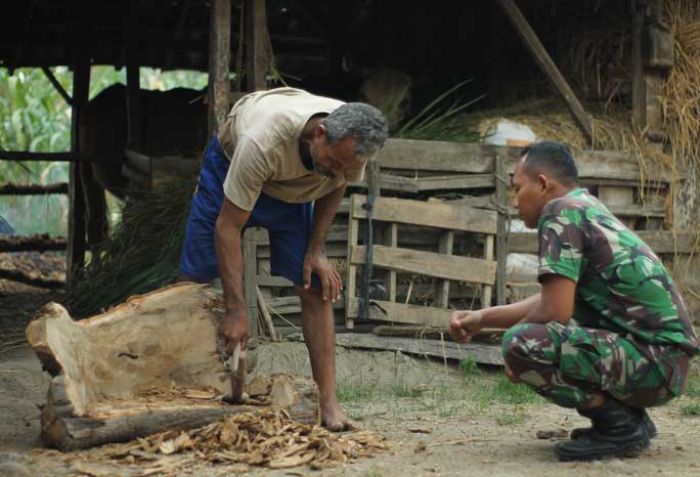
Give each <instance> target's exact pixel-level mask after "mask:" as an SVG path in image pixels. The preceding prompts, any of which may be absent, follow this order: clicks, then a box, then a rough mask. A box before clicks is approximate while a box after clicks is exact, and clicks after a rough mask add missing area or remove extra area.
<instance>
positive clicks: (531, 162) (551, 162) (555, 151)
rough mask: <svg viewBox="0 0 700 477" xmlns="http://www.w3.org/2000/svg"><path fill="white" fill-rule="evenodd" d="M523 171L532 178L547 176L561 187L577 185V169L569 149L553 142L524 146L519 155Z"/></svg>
mask: <svg viewBox="0 0 700 477" xmlns="http://www.w3.org/2000/svg"><path fill="white" fill-rule="evenodd" d="M520 157H521V158H525V160H524V161H523V162H522V167H523V169H524V171H525V172H526V173H527V174H528V175H530V176H534V175H537V174H547V175H549V176H551V177H553V178H554V179H556V180H558V181H559V182H561V183H562V184H563V185H576V184H578V169H577V168H576V163H575V162H574V156H573V155H572V154H571V149H569V147H568V146H566V145H565V144H561V143H559V142H554V141H541V142H536V143H534V144H530V145H529V146H526V147H525V148H524V149H523V150H522V152H521V153H520Z"/></svg>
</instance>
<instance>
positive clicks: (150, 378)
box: [27, 283, 318, 451]
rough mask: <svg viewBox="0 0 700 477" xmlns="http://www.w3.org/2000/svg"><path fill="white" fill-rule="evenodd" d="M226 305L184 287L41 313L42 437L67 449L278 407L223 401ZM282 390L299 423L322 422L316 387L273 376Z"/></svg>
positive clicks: (34, 333) (36, 336)
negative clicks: (45, 384)
mask: <svg viewBox="0 0 700 477" xmlns="http://www.w3.org/2000/svg"><path fill="white" fill-rule="evenodd" d="M220 304H221V303H220V299H219V298H218V297H217V296H216V295H215V294H214V293H213V291H212V290H211V289H210V288H209V287H206V286H203V285H195V284H190V283H186V284H178V285H174V286H171V287H168V288H165V289H162V290H158V291H155V292H152V293H149V294H147V295H143V296H138V297H132V298H131V299H129V300H128V301H127V302H126V303H124V304H122V305H120V306H118V307H116V308H114V309H112V310H109V311H107V312H106V313H104V314H102V315H98V316H95V317H92V318H89V319H86V320H83V321H73V320H72V319H71V317H70V315H69V314H68V312H67V311H66V309H65V308H63V307H62V306H61V305H59V304H57V303H51V304H49V305H47V306H46V307H44V308H43V309H42V310H41V311H40V314H39V316H38V317H37V318H36V319H35V320H33V321H32V322H31V323H30V324H29V326H28V327H27V340H28V342H29V343H30V345H31V346H32V348H33V349H34V351H35V352H36V353H37V356H38V357H39V359H40V361H41V362H42V365H43V367H44V369H45V370H46V371H48V372H49V373H50V374H51V375H52V376H53V378H52V380H51V384H50V386H49V390H48V393H47V404H46V405H45V406H44V407H43V409H42V412H41V435H42V439H43V441H44V442H45V443H46V444H47V445H48V446H50V447H56V448H58V449H60V450H63V451H68V450H74V449H80V448H87V447H93V446H96V445H101V444H105V443H109V442H120V441H127V440H131V439H134V438H137V437H141V436H146V435H149V434H153V433H157V432H161V431H163V430H166V429H173V428H179V429H190V428H194V427H199V426H202V425H205V424H208V423H210V422H212V421H215V420H218V419H221V418H223V417H225V416H227V415H230V414H236V413H242V412H250V411H255V410H256V409H259V408H260V406H261V405H275V404H276V402H275V399H273V398H272V396H268V397H267V398H265V397H263V398H258V399H257V400H256V401H255V402H254V403H250V404H240V405H229V404H226V403H224V402H221V400H220V397H221V396H222V395H224V394H226V393H229V392H230V391H231V390H230V384H229V379H228V373H227V372H226V370H225V369H224V366H223V362H222V359H221V357H220V353H219V351H218V349H219V344H218V343H219V339H220V337H219V335H218V320H219V319H220V314H221V307H220ZM278 381H280V382H281V383H282V384H278ZM290 383H291V384H290ZM287 385H290V386H291V390H289V389H287V388H288V387H289V386H287ZM284 386H287V388H285V389H287V391H288V398H287V399H286V400H284V399H282V400H281V404H279V405H280V406H281V407H284V408H285V409H287V412H288V413H289V414H290V416H291V417H292V418H294V419H297V420H300V421H302V422H307V423H308V422H317V407H318V404H317V403H318V398H317V391H316V386H315V384H313V381H310V380H302V379H298V378H290V377H285V376H273V377H272V388H280V387H282V388H284ZM277 401H280V399H279V398H277Z"/></svg>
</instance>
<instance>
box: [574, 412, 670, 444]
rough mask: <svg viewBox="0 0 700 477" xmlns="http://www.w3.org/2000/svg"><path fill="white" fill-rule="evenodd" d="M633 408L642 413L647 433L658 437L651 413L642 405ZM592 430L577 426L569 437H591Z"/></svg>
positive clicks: (650, 436)
mask: <svg viewBox="0 0 700 477" xmlns="http://www.w3.org/2000/svg"><path fill="white" fill-rule="evenodd" d="M632 409H634V410H636V411H637V412H639V413H640V414H641V415H642V421H643V422H644V426H645V427H646V429H647V434H649V439H653V438H654V437H656V436H657V435H658V434H659V433H658V431H657V430H656V424H654V421H652V420H651V417H650V416H649V413H647V411H646V409H644V408H642V407H636V408H632ZM591 432H593V427H577V428H576V429H572V430H571V433H570V434H569V438H570V439H571V440H572V441H575V440H576V439H580V438H581V437H584V436H588V437H590V435H591Z"/></svg>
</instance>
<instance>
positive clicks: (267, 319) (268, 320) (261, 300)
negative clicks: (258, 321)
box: [255, 286, 278, 341]
mask: <svg viewBox="0 0 700 477" xmlns="http://www.w3.org/2000/svg"><path fill="white" fill-rule="evenodd" d="M255 291H256V293H257V296H258V306H259V307H260V314H261V315H262V317H263V322H264V323H265V326H266V327H267V330H268V332H269V333H270V339H271V340H272V341H277V339H278V336H277V333H276V332H275V325H273V324H272V317H271V316H270V312H269V310H268V309H267V303H266V302H265V297H264V296H263V294H262V292H261V291H260V287H259V286H257V287H255Z"/></svg>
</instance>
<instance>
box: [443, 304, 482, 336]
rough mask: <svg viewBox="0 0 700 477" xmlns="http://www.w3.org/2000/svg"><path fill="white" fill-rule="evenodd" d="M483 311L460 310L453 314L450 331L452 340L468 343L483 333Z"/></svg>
mask: <svg viewBox="0 0 700 477" xmlns="http://www.w3.org/2000/svg"><path fill="white" fill-rule="evenodd" d="M482 317H483V313H482V312H481V310H460V311H455V312H454V313H452V318H451V319H450V324H449V330H450V335H452V338H453V339H454V340H455V341H457V342H459V343H466V342H467V341H469V340H470V339H471V337H472V336H474V335H475V334H477V333H478V332H479V331H481V320H482Z"/></svg>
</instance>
